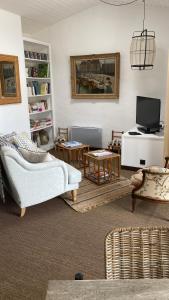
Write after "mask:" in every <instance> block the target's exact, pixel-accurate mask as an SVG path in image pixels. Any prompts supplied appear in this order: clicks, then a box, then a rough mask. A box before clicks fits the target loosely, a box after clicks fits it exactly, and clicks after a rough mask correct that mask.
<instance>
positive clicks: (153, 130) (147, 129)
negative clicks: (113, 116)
mask: <svg viewBox="0 0 169 300" xmlns="http://www.w3.org/2000/svg"><path fill="white" fill-rule="evenodd" d="M137 129H138V130H139V131H141V132H143V133H145V134H153V133H156V132H157V131H158V132H159V129H158V128H146V127H137Z"/></svg>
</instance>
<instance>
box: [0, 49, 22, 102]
mask: <svg viewBox="0 0 169 300" xmlns="http://www.w3.org/2000/svg"><path fill="white" fill-rule="evenodd" d="M20 102H21V92H20V79H19V64H18V57H17V56H14V55H5V54H0V105H2V104H13V103H20Z"/></svg>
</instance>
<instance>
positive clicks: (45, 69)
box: [26, 64, 49, 78]
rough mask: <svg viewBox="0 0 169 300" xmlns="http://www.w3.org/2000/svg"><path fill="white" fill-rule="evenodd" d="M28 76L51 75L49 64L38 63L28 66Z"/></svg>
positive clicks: (42, 76)
mask: <svg viewBox="0 0 169 300" xmlns="http://www.w3.org/2000/svg"><path fill="white" fill-rule="evenodd" d="M26 77H39V78H46V77H49V64H38V66H36V67H26Z"/></svg>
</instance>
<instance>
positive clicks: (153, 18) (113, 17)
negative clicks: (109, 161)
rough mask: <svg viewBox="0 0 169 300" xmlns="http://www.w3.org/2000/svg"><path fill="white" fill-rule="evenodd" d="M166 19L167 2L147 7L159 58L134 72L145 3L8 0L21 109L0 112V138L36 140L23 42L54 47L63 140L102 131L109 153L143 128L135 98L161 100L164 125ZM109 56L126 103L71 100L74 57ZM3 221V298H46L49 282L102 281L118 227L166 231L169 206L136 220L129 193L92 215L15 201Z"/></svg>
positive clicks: (3, 48)
mask: <svg viewBox="0 0 169 300" xmlns="http://www.w3.org/2000/svg"><path fill="white" fill-rule="evenodd" d="M108 2H109V1H108ZM110 2H113V1H110ZM118 2H120V1H118ZM122 2H123V1H122ZM124 2H125V1H124ZM128 2H132V1H128ZM168 15H169V3H168V1H167V0H166V1H164V0H163V1H162V0H161V1H155V0H152V1H146V15H145V27H146V28H147V29H148V30H154V31H155V35H156V37H155V39H156V56H155V61H154V67H153V69H152V70H141V71H140V70H132V69H131V65H130V45H131V40H132V35H133V32H134V31H135V30H142V22H143V17H144V6H143V2H142V1H141V0H138V1H135V3H132V4H131V5H122V6H114V5H107V4H106V3H103V2H101V1H99V0H90V1H83V0H78V1H77V0H71V1H70V0H69V1H65V0H64V1H50V0H48V1H47V2H45V3H43V1H40V0H39V1H36V2H35V1H32V0H30V1H27V3H23V1H21V0H15V1H12V0H6V1H1V3H0V36H1V44H0V53H1V54H6V55H14V56H17V57H18V62H19V74H20V76H19V79H20V90H21V102H20V103H12V104H5V105H1V106H0V128H1V129H0V132H1V134H9V133H11V132H13V131H15V132H16V133H17V134H20V133H21V132H26V133H28V135H29V136H30V122H29V121H30V120H29V112H28V95H27V79H26V75H25V57H24V43H23V39H35V40H38V41H41V42H42V43H43V42H44V43H49V44H50V46H51V62H52V63H51V70H52V83H53V92H52V93H53V122H54V136H55V138H56V137H57V128H58V127H62V128H71V127H72V126H82V127H98V128H101V129H102V147H103V148H107V146H108V144H109V143H110V141H111V139H112V130H115V131H124V132H127V131H128V130H130V129H132V128H134V127H135V126H136V103H137V101H136V99H137V96H144V97H150V98H156V99H160V100H161V113H160V121H161V122H163V123H164V122H165V119H166V116H165V111H166V109H165V107H166V106H165V105H167V104H166V97H167V73H168V48H169V43H168V39H167V38H166V37H167V34H168V25H169V19H168ZM107 53H120V75H119V98H114V99H108V98H107V99H106V97H105V98H101V99H97V98H92V97H91V98H89V97H88V98H87V99H74V98H72V95H71V92H72V91H71V66H70V56H78V55H81V56H83V55H97V54H107ZM165 143H166V144H167V140H165ZM53 151H54V150H53ZM154 152H156V149H154ZM52 153H53V152H52ZM135 155H136V153H135V152H133V156H135ZM157 156H159V158H160V159H162V158H161V156H160V154H157ZM153 164H155V165H157V164H158V162H156V161H155V162H153ZM143 167H144V164H143ZM161 167H162V165H161ZM121 175H122V176H124V177H127V179H129V178H130V177H131V175H133V172H132V171H130V170H125V169H122V170H121ZM42 185H43V184H42ZM104 187H106V185H104ZM39 189H40V188H39ZM86 189H87V188H86ZM37 193H38V192H37ZM84 194H85V191H84ZM7 198H8V196H7ZM0 214H1V218H0V222H1V229H2V233H3V235H2V246H1V250H0V262H1V266H2V267H1V272H0V274H1V283H2V286H1V288H0V295H1V298H2V299H7V298H10V297H11V299H44V298H45V295H46V290H47V284H48V280H51V279H54V280H60V279H62V280H66V279H69V280H71V279H74V274H75V273H77V272H82V273H84V279H88V280H91V279H93V280H95V279H104V278H105V260H104V241H105V237H106V235H107V233H108V232H109V231H110V230H111V229H112V228H115V227H117V228H122V227H128V226H130V227H132V226H150V225H152V226H162V225H165V226H168V220H167V216H168V206H167V205H164V206H162V205H158V206H157V205H153V204H151V203H147V202H146V201H140V202H138V205H137V207H136V211H135V213H134V214H131V192H130V194H127V195H124V197H122V198H120V199H117V198H116V199H115V200H114V201H112V202H109V203H108V204H107V205H103V206H100V207H97V208H95V209H92V210H90V211H88V212H86V213H80V212H76V211H75V210H73V209H72V208H71V207H70V206H69V205H67V204H66V202H65V201H64V200H63V199H61V198H57V201H56V199H55V198H53V199H52V200H50V201H46V202H43V203H41V204H38V205H33V206H30V207H29V208H27V211H26V214H25V216H24V217H23V218H19V217H18V216H17V214H18V207H17V205H16V203H15V202H14V201H12V200H11V199H7V200H6V203H5V204H3V203H2V201H1V206H0ZM5 297H6V298H5Z"/></svg>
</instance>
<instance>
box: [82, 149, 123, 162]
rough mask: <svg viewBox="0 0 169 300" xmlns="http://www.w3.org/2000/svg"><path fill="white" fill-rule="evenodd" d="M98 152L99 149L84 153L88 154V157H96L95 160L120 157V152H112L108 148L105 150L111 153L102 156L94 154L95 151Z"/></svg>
mask: <svg viewBox="0 0 169 300" xmlns="http://www.w3.org/2000/svg"><path fill="white" fill-rule="evenodd" d="M97 152H98V151H97V150H95V151H89V152H87V153H84V155H85V156H87V157H90V158H92V159H95V160H105V159H112V158H116V157H120V155H119V154H117V153H113V152H110V151H108V150H105V152H109V153H110V154H106V155H101V156H96V155H94V153H97ZM100 153H101V152H100Z"/></svg>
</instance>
